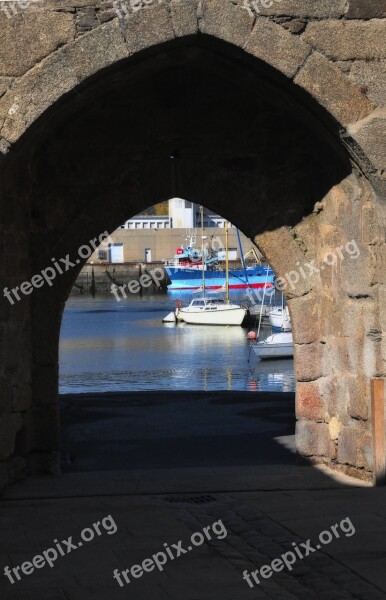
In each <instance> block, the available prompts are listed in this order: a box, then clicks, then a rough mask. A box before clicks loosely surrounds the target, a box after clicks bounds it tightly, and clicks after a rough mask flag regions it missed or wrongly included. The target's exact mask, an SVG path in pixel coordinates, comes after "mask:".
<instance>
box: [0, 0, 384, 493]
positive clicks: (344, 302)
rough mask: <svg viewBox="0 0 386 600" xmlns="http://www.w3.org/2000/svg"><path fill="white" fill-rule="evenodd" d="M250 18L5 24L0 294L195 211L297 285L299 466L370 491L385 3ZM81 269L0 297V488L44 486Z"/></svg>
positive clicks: (305, 5) (282, 6)
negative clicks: (177, 198)
mask: <svg viewBox="0 0 386 600" xmlns="http://www.w3.org/2000/svg"><path fill="white" fill-rule="evenodd" d="M24 4H25V3H24ZM251 6H252V8H250V9H249V10H248V9H247V8H248V7H246V6H245V3H244V1H243V0H200V1H198V0H153V1H151V0H146V1H145V0H143V1H142V2H141V1H139V0H137V2H132V3H131V5H130V1H128V0H127V2H126V4H125V9H123V8H122V2H118V4H115V5H113V3H111V2H107V1H103V0H102V1H96V0H41V2H33V3H31V4H30V6H28V7H27V8H22V7H21V5H19V4H17V3H13V5H12V6H11V5H9V6H8V5H7V10H8V13H7V12H6V11H5V7H3V8H2V9H1V10H0V32H1V36H0V157H1V159H0V239H1V246H0V260H1V275H2V284H3V286H7V287H8V288H13V287H14V286H17V285H19V286H20V284H21V283H22V282H23V281H30V280H31V278H32V276H33V275H34V274H36V273H39V272H40V271H41V270H42V269H44V268H45V267H47V266H48V265H51V258H52V257H56V258H58V257H60V256H66V254H68V253H70V255H71V256H74V254H75V255H76V252H77V248H79V246H81V245H82V244H86V243H87V242H88V240H90V239H92V238H93V237H94V236H95V235H98V234H99V233H101V232H102V231H105V230H106V229H108V230H109V231H112V230H113V229H114V228H115V227H116V226H117V225H119V223H120V222H122V221H123V220H125V219H127V218H129V217H130V216H132V215H134V214H136V213H138V212H139V211H140V210H142V209H144V208H145V207H147V206H148V205H150V204H154V202H155V200H157V201H158V200H162V199H167V198H168V197H170V196H171V195H172V194H175V193H178V194H180V195H182V196H183V197H188V198H192V199H193V200H196V201H199V202H203V203H204V204H206V205H207V206H209V207H210V208H213V209H214V210H217V211H218V212H220V213H221V214H223V215H224V216H226V217H228V218H229V219H230V220H232V222H233V223H235V224H236V225H237V226H239V227H240V228H241V229H242V230H243V232H244V233H245V234H246V235H248V236H249V237H250V238H251V239H255V241H256V243H257V245H258V246H259V247H260V249H261V250H262V251H263V252H264V253H265V254H266V256H267V258H268V259H269V261H270V262H271V264H272V266H273V267H274V269H275V270H276V273H277V275H278V276H280V277H283V278H285V276H286V275H287V274H288V273H292V272H295V273H298V275H299V274H300V275H299V277H298V280H297V281H296V283H294V284H293V285H287V288H286V290H285V291H286V294H287V297H288V300H289V306H290V311H291V316H292V320H293V324H294V339H295V346H296V354H295V365H296V374H297V380H298V385H297V418H298V424H297V446H298V451H299V453H300V455H302V456H304V457H306V458H307V459H308V460H311V461H313V462H325V463H326V464H327V465H328V466H329V467H331V468H334V469H339V470H342V471H345V472H347V473H349V474H352V475H354V476H356V477H359V478H362V479H371V472H372V439H371V427H370V423H371V414H370V396H369V394H370V378H372V377H385V376H386V335H385V326H386V308H385V307H386V287H385V285H386V282H385V274H386V243H385V242H386V240H385V234H386V205H385V201H386V181H385V161H384V157H385V147H386V139H385V138H386V106H385V98H386V89H385V87H386V83H385V81H386V79H385V74H386V45H385V42H384V40H385V37H386V35H385V34H386V1H385V0H371V2H369V1H368V0H333V1H331V0H315V1H311V0H281V1H280V2H279V0H272V1H270V0H268V1H267V0H264V1H263V0H260V1H259V0H258V1H257V2H255V3H254V4H252V3H251V4H250V7H251ZM12 7H13V8H12ZM172 155H173V156H174V158H175V161H174V163H173V165H174V166H172V165H171V160H170V157H171V156H172ZM350 241H354V242H355V247H356V248H358V256H356V258H355V259H354V258H352V256H350V255H349V254H348V252H347V251H346V250H345V248H346V247H349V246H348V244H349V243H350ZM353 247H354V246H350V248H353ZM339 248H341V249H342V248H343V250H341V252H342V254H343V255H344V257H343V258H342V256H340V257H339V260H337V261H336V262H334V263H333V264H331V265H329V266H326V265H325V263H324V262H323V261H324V257H325V256H326V255H328V253H330V254H329V256H331V253H333V254H334V253H335V255H336V253H337V252H338V253H339V250H337V249H339ZM331 262H332V259H331ZM305 263H308V264H314V265H316V267H317V270H315V269H314V270H313V273H312V276H311V273H310V274H309V276H307V277H304V276H303V274H302V273H301V271H300V269H301V268H303V266H304V264H305ZM80 268H81V265H78V267H77V268H75V269H73V270H72V271H69V272H68V273H67V272H66V273H65V274H64V275H63V276H61V277H60V278H59V277H58V278H57V280H56V281H55V284H54V285H53V286H48V285H46V286H45V287H42V288H41V289H36V290H34V291H33V293H31V294H28V295H24V296H23V297H22V300H21V301H20V302H17V303H15V304H14V305H11V304H10V303H9V302H8V301H7V300H6V299H5V298H3V297H2V298H1V301H0V357H1V358H0V384H1V385H0V487H3V486H5V485H7V484H9V483H10V482H12V481H14V480H16V479H18V478H20V477H24V476H25V475H26V474H27V473H28V472H34V471H39V470H40V471H41V470H43V471H48V472H56V471H57V469H58V432H59V420H58V408H57V388H58V386H57V384H58V339H59V331H60V322H61V315H62V311H63V307H64V303H65V301H66V298H67V297H68V293H69V290H70V289H71V286H72V284H73V282H74V281H75V279H76V276H77V273H78V271H79V269H80ZM296 278H297V276H296V275H293V276H292V280H294V279H296ZM1 296H3V294H1Z"/></svg>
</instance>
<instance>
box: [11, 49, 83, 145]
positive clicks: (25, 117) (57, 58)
mask: <svg viewBox="0 0 386 600" xmlns="http://www.w3.org/2000/svg"><path fill="white" fill-rule="evenodd" d="M77 84H78V79H77V77H76V76H75V74H74V72H73V70H72V68H71V67H70V66H69V64H68V62H67V59H66V55H65V53H64V51H62V50H60V51H59V52H57V53H55V54H53V55H51V56H49V57H48V58H47V60H46V61H43V62H42V63H40V64H39V65H37V66H36V67H34V68H33V69H31V71H29V72H28V73H27V75H25V76H24V77H22V78H21V79H20V80H18V81H17V82H16V83H15V84H14V86H13V88H12V90H11V91H9V92H7V93H6V94H5V95H4V96H3V98H1V100H0V119H1V117H2V116H3V117H4V125H3V127H2V129H1V134H2V136H3V137H4V138H6V139H7V140H8V141H9V142H15V141H16V140H18V139H19V137H20V136H21V135H22V134H23V133H24V131H25V129H26V127H27V126H28V125H30V124H31V123H33V122H34V121H35V120H36V119H37V118H38V117H39V116H40V115H41V114H42V112H43V111H44V110H46V109H47V108H48V107H49V106H51V105H52V104H53V103H54V102H55V101H56V100H57V99H58V98H59V97H60V96H61V95H63V94H65V93H66V92H68V91H69V90H71V89H72V88H74V87H75V86H76V85H77Z"/></svg>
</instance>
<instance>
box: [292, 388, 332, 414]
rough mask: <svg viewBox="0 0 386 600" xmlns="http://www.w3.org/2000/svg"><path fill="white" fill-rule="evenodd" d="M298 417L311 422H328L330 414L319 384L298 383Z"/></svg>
mask: <svg viewBox="0 0 386 600" xmlns="http://www.w3.org/2000/svg"><path fill="white" fill-rule="evenodd" d="M296 417H297V418H298V419H308V420H309V421H326V420H328V413H327V410H326V407H325V404H324V401H323V397H322V394H321V392H320V386H319V384H318V383H317V382H309V383H304V382H298V384H297V387H296Z"/></svg>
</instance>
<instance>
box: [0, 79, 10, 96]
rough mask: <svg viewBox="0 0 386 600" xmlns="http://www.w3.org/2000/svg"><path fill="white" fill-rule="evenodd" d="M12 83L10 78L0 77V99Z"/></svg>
mask: <svg viewBox="0 0 386 600" xmlns="http://www.w3.org/2000/svg"><path fill="white" fill-rule="evenodd" d="M12 81H13V78H12V77H0V97H1V96H3V95H4V94H5V92H6V91H7V90H8V88H9V87H10V85H11V83H12Z"/></svg>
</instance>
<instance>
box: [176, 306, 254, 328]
mask: <svg viewBox="0 0 386 600" xmlns="http://www.w3.org/2000/svg"><path fill="white" fill-rule="evenodd" d="M245 315H246V309H245V308H230V309H227V310H216V311H204V310H201V311H200V310H198V311H193V310H188V309H185V310H184V309H183V308H182V309H181V310H180V311H179V314H178V317H179V319H181V320H183V321H185V323H188V324H189V325H241V323H242V322H243V321H244V317H245Z"/></svg>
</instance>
